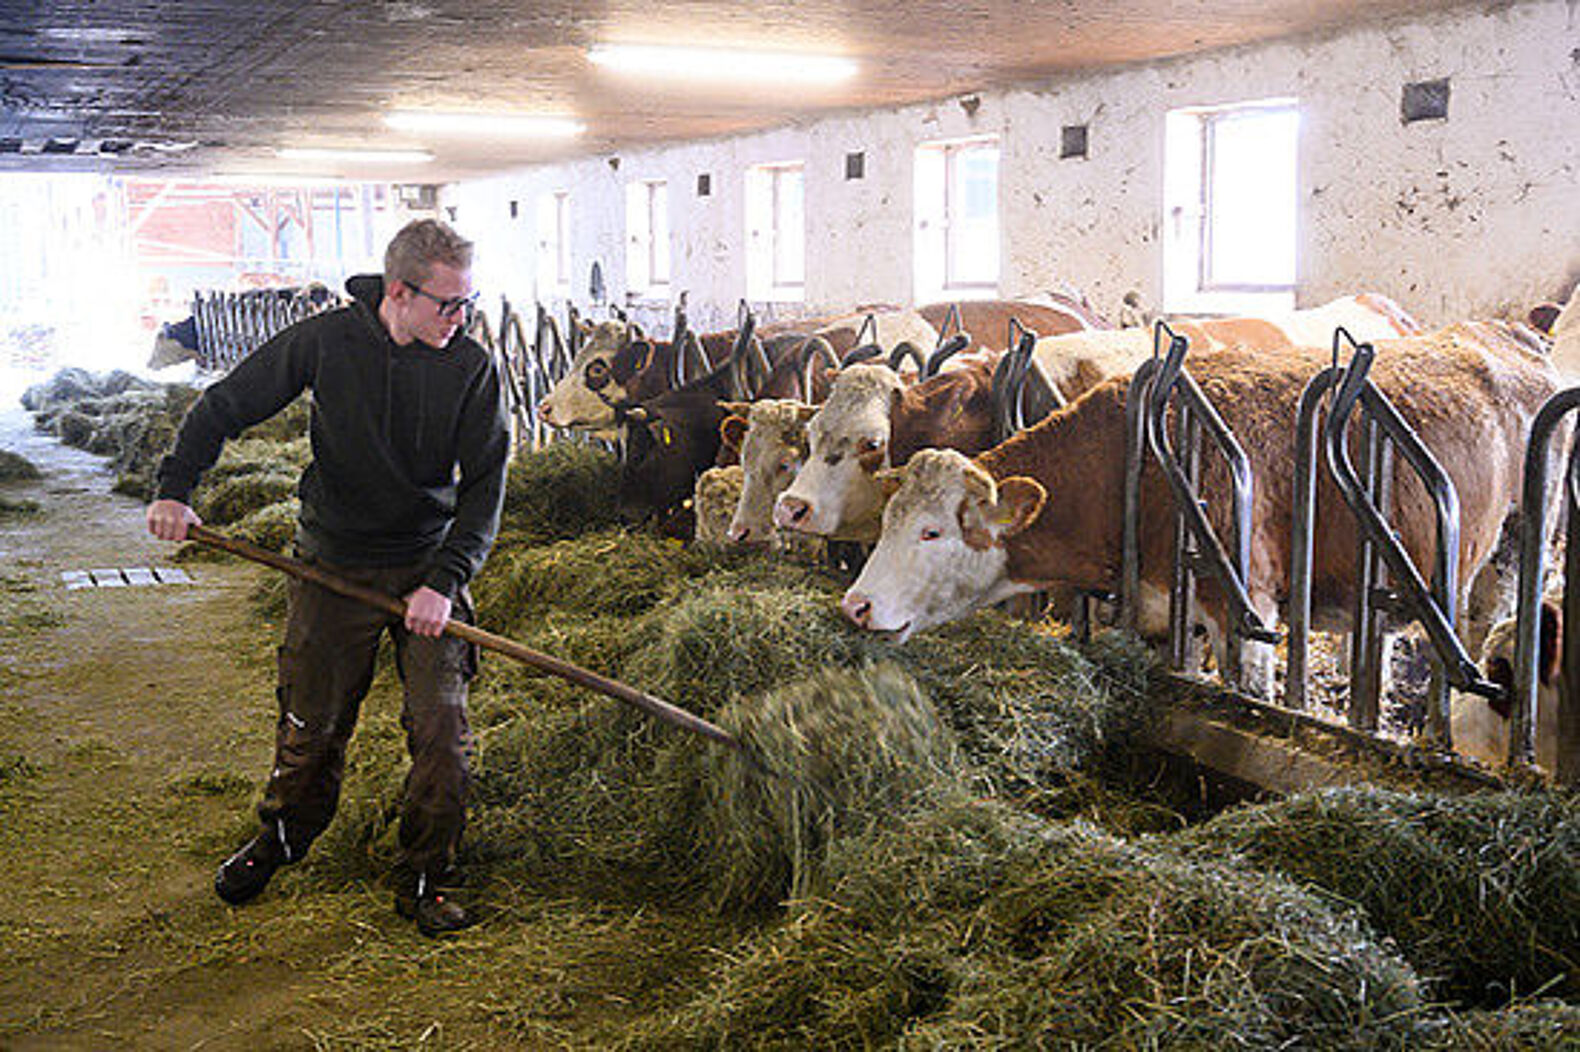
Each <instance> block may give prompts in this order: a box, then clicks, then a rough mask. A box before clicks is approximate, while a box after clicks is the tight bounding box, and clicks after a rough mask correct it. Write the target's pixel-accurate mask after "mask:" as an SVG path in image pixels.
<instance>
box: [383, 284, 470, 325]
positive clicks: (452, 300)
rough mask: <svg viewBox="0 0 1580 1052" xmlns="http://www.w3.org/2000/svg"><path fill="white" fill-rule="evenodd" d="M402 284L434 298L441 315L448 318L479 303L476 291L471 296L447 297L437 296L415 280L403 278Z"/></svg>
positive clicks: (426, 298)
mask: <svg viewBox="0 0 1580 1052" xmlns="http://www.w3.org/2000/svg"><path fill="white" fill-rule="evenodd" d="M401 284H402V285H405V286H406V287H407V288H409V289H411V290H412V291H413V292H415V293H416V294H417V295H419V296H421V297H422V298H423V299H425V300H432V301H433V302H434V304H435V305H436V306H437V307H438V308H439V314H440V316H441V317H445V318H448V317H451V316H453V315H455V314H459V313H461V312H463V311H467V312H469V311H471V309H472V308H473V307H475V306H476V305H477V296H478V294H477V293H476V292H474V293H472V294H471V295H470V296H450V297H448V298H446V297H444V296H435V295H434V294H433V293H431V292H429V291H428V290H427V289H425V288H423V287H422V286H421V285H419V284H417V283H416V282H415V281H406V280H405V279H402V280H401Z"/></svg>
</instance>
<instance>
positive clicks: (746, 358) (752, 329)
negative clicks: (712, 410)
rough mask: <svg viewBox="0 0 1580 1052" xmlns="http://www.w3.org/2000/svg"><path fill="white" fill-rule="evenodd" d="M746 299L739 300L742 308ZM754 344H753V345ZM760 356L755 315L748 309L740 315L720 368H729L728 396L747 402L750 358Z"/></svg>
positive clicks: (760, 342)
mask: <svg viewBox="0 0 1580 1052" xmlns="http://www.w3.org/2000/svg"><path fill="white" fill-rule="evenodd" d="M745 305H746V301H745V300H742V301H741V306H742V307H743V308H744V307H745ZM754 345H755V346H754ZM757 356H762V357H766V356H765V355H763V349H762V341H761V340H759V339H758V338H757V316H756V315H754V314H753V313H752V312H751V311H750V310H744V312H743V314H742V315H741V324H740V328H738V329H736V330H735V342H734V343H732V344H731V345H730V356H729V358H728V359H727V360H726V361H725V363H724V365H722V366H720V368H727V369H729V370H730V397H731V398H732V399H734V400H735V401H738V402H749V401H751V400H752V396H753V390H754V388H753V385H752V378H751V360H752V359H753V358H754V357H757Z"/></svg>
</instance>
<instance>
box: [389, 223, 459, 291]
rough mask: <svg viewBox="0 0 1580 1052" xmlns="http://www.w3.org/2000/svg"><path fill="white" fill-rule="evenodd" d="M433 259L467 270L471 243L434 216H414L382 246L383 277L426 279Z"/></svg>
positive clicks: (418, 283) (436, 261) (390, 278)
mask: <svg viewBox="0 0 1580 1052" xmlns="http://www.w3.org/2000/svg"><path fill="white" fill-rule="evenodd" d="M435 263H442V264H444V265H445V266H449V267H455V268H456V269H457V270H470V269H471V266H472V243H471V242H470V241H468V240H467V239H466V238H464V237H462V236H461V235H460V234H457V233H456V232H455V231H454V230H452V229H451V228H450V227H448V226H445V225H444V224H443V223H441V222H439V221H438V220H437V219H414V220H412V221H411V222H410V223H407V224H406V225H405V226H403V227H401V228H400V232H399V233H397V234H396V235H395V236H394V237H393V238H391V239H390V243H389V248H387V249H385V250H384V280H385V281H386V282H392V281H409V282H412V283H413V284H417V285H420V284H422V283H423V282H425V281H427V280H428V274H429V272H430V271H431V270H432V268H433V265H434V264H435Z"/></svg>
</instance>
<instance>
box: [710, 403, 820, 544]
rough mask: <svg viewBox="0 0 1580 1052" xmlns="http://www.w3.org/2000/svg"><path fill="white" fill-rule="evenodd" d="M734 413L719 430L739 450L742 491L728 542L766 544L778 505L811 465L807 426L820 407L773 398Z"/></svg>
mask: <svg viewBox="0 0 1580 1052" xmlns="http://www.w3.org/2000/svg"><path fill="white" fill-rule="evenodd" d="M730 408H731V410H732V413H731V415H730V416H727V417H725V418H724V422H723V423H722V424H720V425H719V426H720V430H721V431H722V432H723V436H724V444H725V445H727V446H733V447H734V448H735V449H737V450H739V453H740V461H741V465H740V466H741V487H740V492H739V498H738V500H737V501H736V503H735V505H734V508H733V511H732V514H731V516H730V522H729V529H728V536H729V539H730V540H731V541H733V542H734V543H736V544H766V543H768V541H769V540H770V539H771V538H772V536H773V533H774V530H773V505H774V500H775V499H776V498H777V497H778V496H779V494H780V493H781V492H783V490H784V488H785V487H786V486H788V485H790V481H791V479H793V478H795V476H796V472H798V471H799V470H801V465H802V464H804V463H805V462H806V451H807V438H806V422H807V420H808V419H810V418H811V416H812V414H813V413H815V412H816V411H817V407H816V406H812V405H808V404H806V403H804V402H798V401H795V400H793V399H788V398H768V399H764V400H762V401H758V402H752V403H751V404H750V405H745V406H731V407H730Z"/></svg>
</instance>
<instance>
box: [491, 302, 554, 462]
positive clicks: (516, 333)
mask: <svg viewBox="0 0 1580 1052" xmlns="http://www.w3.org/2000/svg"><path fill="white" fill-rule="evenodd" d="M499 356H500V359H501V362H502V368H503V369H504V373H505V383H506V384H507V385H508V388H509V391H510V394H511V397H512V400H513V403H514V404H513V405H512V412H513V415H514V416H515V420H516V442H517V444H520V443H522V442H526V443H528V444H530V445H532V446H534V447H536V446H537V445H538V439H539V435H538V430H539V426H540V425H539V421H538V403H539V402H541V401H542V400H543V397H544V395H546V394H548V391H547V389H546V388H545V386H544V384H543V377H542V376H540V375H539V374H538V371H537V369H536V368H534V364H535V363H534V362H533V359H532V356H531V354H530V353H529V348H528V346H527V337H526V329H525V327H524V326H523V325H522V324H521V314H520V313H519V312H518V311H517V310H516V309H515V308H514V307H513V306H511V304H510V301H509V300H508V299H506V298H504V297H500V309H499Z"/></svg>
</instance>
